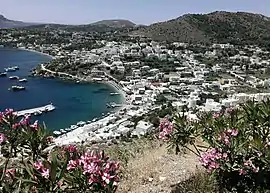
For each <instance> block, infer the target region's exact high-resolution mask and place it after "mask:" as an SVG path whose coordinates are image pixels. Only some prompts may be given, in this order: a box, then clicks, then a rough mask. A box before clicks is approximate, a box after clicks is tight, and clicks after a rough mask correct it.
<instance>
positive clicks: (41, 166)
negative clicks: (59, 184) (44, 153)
mask: <svg viewBox="0 0 270 193" xmlns="http://www.w3.org/2000/svg"><path fill="white" fill-rule="evenodd" d="M34 168H35V169H36V170H42V169H43V168H44V166H43V163H42V162H41V161H37V162H35V163H34Z"/></svg>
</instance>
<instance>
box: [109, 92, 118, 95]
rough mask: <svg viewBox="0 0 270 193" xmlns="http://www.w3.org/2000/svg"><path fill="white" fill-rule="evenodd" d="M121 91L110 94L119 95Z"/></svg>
mask: <svg viewBox="0 0 270 193" xmlns="http://www.w3.org/2000/svg"><path fill="white" fill-rule="evenodd" d="M119 94H120V93H117V92H112V93H110V95H119Z"/></svg>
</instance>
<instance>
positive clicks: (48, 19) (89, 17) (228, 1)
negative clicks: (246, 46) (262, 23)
mask: <svg viewBox="0 0 270 193" xmlns="http://www.w3.org/2000/svg"><path fill="white" fill-rule="evenodd" d="M217 10H225V11H247V12H254V13H261V14H264V15H267V16H270V0H204V1H203V0H0V14H2V15H4V16H5V17H7V18H8V19H13V20H21V21H26V22H42V23H64V24H87V23H92V22H95V21H98V20H103V19H128V20H131V21H133V22H135V23H137V24H150V23H153V22H158V21H165V20H168V19H172V18H176V17H178V16H180V15H183V14H185V13H208V12H212V11H217Z"/></svg>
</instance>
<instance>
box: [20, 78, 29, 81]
mask: <svg viewBox="0 0 270 193" xmlns="http://www.w3.org/2000/svg"><path fill="white" fill-rule="evenodd" d="M19 82H27V79H26V78H23V79H20V80H19Z"/></svg>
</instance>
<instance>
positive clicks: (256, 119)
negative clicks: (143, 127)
mask: <svg viewBox="0 0 270 193" xmlns="http://www.w3.org/2000/svg"><path fill="white" fill-rule="evenodd" d="M269 116H270V101H267V102H263V103H260V104H257V103H254V102H249V103H247V104H245V105H243V106H241V107H239V108H237V109H232V108H228V109H226V110H223V111H222V112H218V113H214V114H213V113H208V114H202V115H201V116H199V120H198V121H197V122H194V121H192V120H189V119H188V118H187V117H186V116H185V115H184V114H182V115H178V116H176V117H175V119H174V125H172V123H170V122H169V121H163V122H161V125H160V130H161V132H160V135H159V137H160V138H162V139H164V140H166V141H168V143H169V146H170V147H174V148H175V149H176V152H177V153H178V152H181V151H182V150H190V151H191V152H193V153H194V154H195V155H197V156H198V158H199V159H200V162H201V164H202V166H203V167H205V168H206V169H207V171H208V172H209V173H212V174H213V176H214V179H215V180H216V182H217V187H218V189H219V191H220V192H224V191H230V192H265V191H269V187H270V186H269V185H270V181H269V177H270V168H269V166H270V164H269V163H270V149H269V146H270V139H269V134H270V125H269ZM198 139H202V140H203V145H198V143H196V141H197V140H198Z"/></svg>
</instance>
